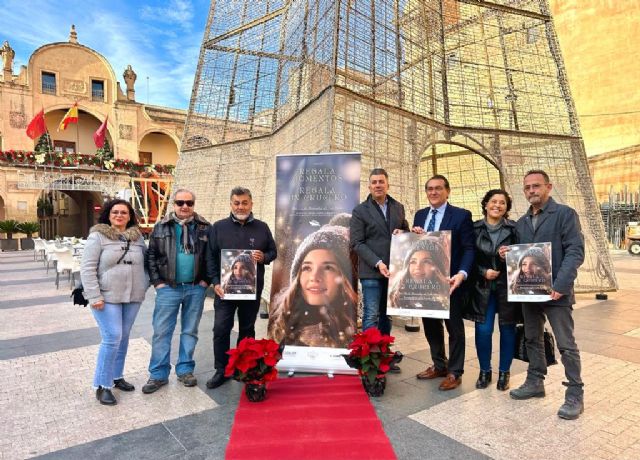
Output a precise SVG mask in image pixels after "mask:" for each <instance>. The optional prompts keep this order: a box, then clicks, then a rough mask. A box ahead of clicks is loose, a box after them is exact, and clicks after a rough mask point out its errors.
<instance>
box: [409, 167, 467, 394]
mask: <svg viewBox="0 0 640 460" xmlns="http://www.w3.org/2000/svg"><path fill="white" fill-rule="evenodd" d="M425 191H426V192H427V199H428V200H429V204H430V206H429V207H427V208H424V209H421V210H419V211H418V212H417V213H416V215H415V217H414V220H413V228H412V231H413V232H415V233H424V232H425V231H426V232H434V231H439V230H450V231H451V264H450V274H451V278H450V279H449V284H450V291H449V293H450V296H451V302H450V310H449V314H450V316H449V319H446V320H444V323H445V325H446V326H447V332H448V333H449V355H450V359H449V361H447V357H446V355H445V348H444V328H443V327H442V320H441V319H435V318H422V324H423V326H424V335H425V336H426V337H427V341H428V342H429V347H430V348H431V359H432V360H433V365H432V366H430V367H428V368H427V369H426V370H425V371H422V372H420V373H419V374H418V375H417V377H418V378H419V379H435V378H437V377H445V379H444V380H443V381H442V383H441V384H440V387H439V388H440V390H443V391H445V390H453V389H454V388H457V387H458V386H460V383H462V374H463V372H464V346H465V344H464V342H465V339H464V322H463V320H462V315H463V313H464V312H463V309H464V298H465V289H466V286H465V280H466V279H467V275H468V274H470V273H471V270H472V268H473V259H474V255H475V243H474V233H473V221H472V220H471V213H470V212H469V211H467V210H466V209H462V208H458V207H456V206H452V205H450V204H449V203H448V202H447V200H448V199H449V193H450V192H451V188H450V187H449V181H448V180H447V178H446V177H444V176H441V175H435V176H433V177H432V178H431V179H429V180H428V181H427V183H426V185H425ZM425 229H426V230H425Z"/></svg>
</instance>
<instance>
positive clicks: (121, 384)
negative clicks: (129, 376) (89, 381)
mask: <svg viewBox="0 0 640 460" xmlns="http://www.w3.org/2000/svg"><path fill="white" fill-rule="evenodd" d="M113 386H114V387H115V388H117V389H118V390H122V391H133V390H135V389H136V387H134V386H133V385H131V384H130V383H129V382H127V381H126V380H125V379H124V378H120V379H116V380H114V381H113Z"/></svg>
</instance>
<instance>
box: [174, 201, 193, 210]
mask: <svg viewBox="0 0 640 460" xmlns="http://www.w3.org/2000/svg"><path fill="white" fill-rule="evenodd" d="M174 203H175V205H176V206H178V207H179V208H181V207H182V206H184V205H185V204H186V205H187V206H189V207H190V208H193V204H194V201H193V200H175V201H174Z"/></svg>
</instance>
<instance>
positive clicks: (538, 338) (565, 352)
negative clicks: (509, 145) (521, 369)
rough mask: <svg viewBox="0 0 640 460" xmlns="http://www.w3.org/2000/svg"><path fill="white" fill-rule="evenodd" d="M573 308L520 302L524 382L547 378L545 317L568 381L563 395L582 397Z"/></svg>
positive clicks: (564, 383)
mask: <svg viewBox="0 0 640 460" xmlns="http://www.w3.org/2000/svg"><path fill="white" fill-rule="evenodd" d="M572 312H573V308H572V307H570V306H566V307H561V306H555V305H554V306H549V305H547V304H546V303H529V302H523V303H522V313H523V314H524V335H525V337H526V342H525V344H526V346H527V355H528V356H529V368H528V369H527V380H529V381H534V382H536V381H540V380H544V376H545V375H547V360H546V359H545V355H544V323H545V317H546V319H548V320H549V324H551V330H552V331H553V335H554V336H555V339H556V344H557V346H558V350H560V355H561V360H562V365H563V366H564V373H565V376H566V378H567V380H568V382H563V385H565V386H567V387H568V388H567V394H568V395H569V394H571V395H573V396H582V394H583V390H582V387H583V383H582V378H581V376H580V373H581V363H580V352H579V351H578V346H577V345H576V339H575V337H574V335H573V328H574V323H573V315H572Z"/></svg>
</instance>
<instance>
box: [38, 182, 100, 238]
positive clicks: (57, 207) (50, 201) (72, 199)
mask: <svg viewBox="0 0 640 460" xmlns="http://www.w3.org/2000/svg"><path fill="white" fill-rule="evenodd" d="M102 202H103V198H102V194H101V193H99V192H88V191H77V190H73V191H72V190H51V191H43V192H42V193H41V194H40V197H39V199H38V220H39V222H40V227H41V231H40V233H41V235H42V236H43V237H44V238H47V239H53V238H55V237H57V236H59V237H64V236H75V237H78V238H84V237H86V236H87V235H88V234H89V229H90V228H91V227H92V226H93V225H94V224H95V223H96V222H97V218H98V212H97V211H98V210H99V209H100V208H101V207H102Z"/></svg>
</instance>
